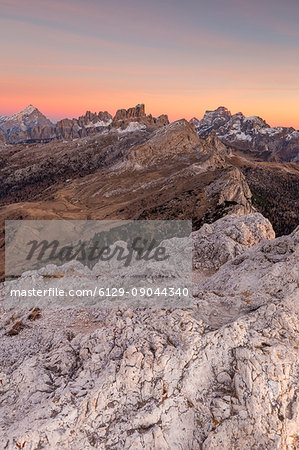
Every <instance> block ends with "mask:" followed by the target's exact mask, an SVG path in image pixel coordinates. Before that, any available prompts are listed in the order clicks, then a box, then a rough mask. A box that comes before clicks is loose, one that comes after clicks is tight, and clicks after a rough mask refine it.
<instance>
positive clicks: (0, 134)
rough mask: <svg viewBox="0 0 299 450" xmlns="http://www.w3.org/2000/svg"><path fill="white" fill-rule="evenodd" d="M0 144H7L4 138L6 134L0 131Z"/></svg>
mask: <svg viewBox="0 0 299 450" xmlns="http://www.w3.org/2000/svg"><path fill="white" fill-rule="evenodd" d="M0 142H2V143H3V142H4V143H5V136H4V134H3V133H2V131H1V130H0Z"/></svg>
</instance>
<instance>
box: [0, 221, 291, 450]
mask: <svg viewBox="0 0 299 450" xmlns="http://www.w3.org/2000/svg"><path fill="white" fill-rule="evenodd" d="M209 231H210V232H209ZM213 232H214V233H215V234H216V235H217V237H218V239H217V240H216V239H215V243H217V244H218V242H219V241H220V243H221V242H223V243H224V252H226V257H225V258H224V260H219V259H218V260H217V259H216V260H215V264H214V266H213V273H214V274H213V275H211V276H209V277H208V278H205V281H204V282H196V281H195V285H194V305H193V307H192V308H190V309H186V310H182V309H175V310H127V309H119V310H110V311H108V310H96V311H86V310H85V311H84V310H75V311H49V310H47V311H45V310H42V311H39V310H38V309H35V310H33V311H31V312H27V311H16V310H14V311H6V312H2V316H1V342H2V345H1V350H0V367H1V373H0V378H1V384H0V398H1V402H2V408H1V413H0V414H1V415H0V420H1V433H2V434H1V442H2V443H3V448H5V449H8V450H10V449H14V448H16V446H22V445H23V444H24V443H25V445H24V448H25V449H29V450H37V449H38V448H46V449H69V448H72V449H74V450H81V449H83V448H84V449H92V448H98V449H103V450H104V449H107V448H111V449H119V448H124V449H132V450H133V449H134V450H135V449H152V448H157V449H161V450H164V449H165V450H166V449H169V450H173V449H179V448H184V449H194V448H202V449H204V450H214V449H224V450H226V449H227V450H229V449H232V448H234V449H240V450H241V449H244V448H246V449H247V448H248V449H255V448H263V449H266V450H276V449H277V450H287V449H293V450H295V449H296V448H297V447H298V443H299V441H298V439H299V438H298V428H297V424H298V418H299V417H298V399H297V397H296V386H297V382H298V379H297V378H296V377H297V374H298V363H297V361H298V345H299V344H298V339H297V336H298V270H297V268H298V266H297V265H296V264H297V260H298V245H299V231H295V232H293V233H292V234H291V235H290V236H284V237H280V238H277V239H273V237H274V236H273V230H272V229H271V226H270V225H269V223H268V222H267V221H266V220H265V219H263V218H262V216H260V215H259V214H251V215H248V216H234V215H233V216H227V217H225V218H223V219H220V220H219V221H218V222H216V223H214V224H212V225H211V226H210V230H208V229H207V226H204V227H203V228H202V229H201V230H199V231H198V232H196V233H195V234H194V239H195V246H196V245H197V247H196V249H195V251H196V259H197V262H198V264H199V266H198V267H199V269H197V271H195V274H194V275H195V279H196V275H201V274H202V271H203V268H205V264H206V263H205V261H207V252H206V251H205V249H206V246H205V239H206V245H207V246H208V245H211V234H212V233H213ZM199 243H200V247H199V246H198V245H199ZM212 260H213V256H212V255H211V261H212ZM225 261H227V262H225ZM205 275H206V273H205ZM17 444H18V445H17Z"/></svg>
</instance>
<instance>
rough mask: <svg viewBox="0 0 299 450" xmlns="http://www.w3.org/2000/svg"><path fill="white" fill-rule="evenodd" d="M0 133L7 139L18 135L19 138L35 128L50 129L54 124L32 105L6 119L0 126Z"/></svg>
mask: <svg viewBox="0 0 299 450" xmlns="http://www.w3.org/2000/svg"><path fill="white" fill-rule="evenodd" d="M0 127H1V131H2V132H3V133H4V135H5V136H6V137H7V138H9V137H10V136H11V135H19V137H20V138H21V137H22V136H23V135H24V133H25V134H26V133H27V132H28V131H29V130H31V129H33V128H36V127H48V128H49V127H50V128H53V127H54V124H53V123H52V122H51V121H50V120H49V119H47V117H46V116H44V114H42V113H41V112H40V111H39V110H38V109H37V108H36V107H34V106H33V105H28V106H26V108H24V109H22V110H21V111H19V112H17V113H15V114H13V115H12V116H11V117H7V119H6V120H5V121H3V122H2V123H1V124H0Z"/></svg>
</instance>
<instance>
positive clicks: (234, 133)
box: [0, 104, 299, 162]
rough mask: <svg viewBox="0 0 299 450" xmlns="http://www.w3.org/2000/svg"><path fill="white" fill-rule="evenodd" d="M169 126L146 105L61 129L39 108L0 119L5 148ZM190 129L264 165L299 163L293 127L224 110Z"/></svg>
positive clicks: (68, 122) (65, 122)
mask: <svg viewBox="0 0 299 450" xmlns="http://www.w3.org/2000/svg"><path fill="white" fill-rule="evenodd" d="M168 123H169V120H168V117H167V115H165V114H164V115H161V116H159V117H158V118H154V117H153V116H152V115H151V114H150V115H146V113H145V106H144V105H143V104H141V105H137V106H136V107H133V108H129V109H128V110H125V109H120V110H118V111H117V112H116V114H115V116H114V117H112V115H111V114H109V113H108V112H107V111H100V112H98V113H92V112H90V111H87V112H86V113H85V115H82V116H80V117H79V118H77V119H75V118H73V119H62V120H60V121H58V122H57V123H56V124H54V123H52V122H51V121H50V120H49V119H47V118H46V117H45V116H44V115H43V114H42V113H41V112H40V111H39V110H38V109H37V108H35V107H34V106H32V105H29V106H27V107H26V108H25V109H23V110H22V111H20V112H19V113H16V114H13V115H12V116H11V117H7V116H1V117H0V142H1V141H2V142H4V141H6V143H8V144H17V143H34V142H49V141H51V140H55V139H66V140H71V139H78V138H83V137H86V136H92V135H96V134H99V133H106V132H109V131H111V130H112V131H117V132H119V133H125V132H131V131H136V130H144V129H145V128H147V129H151V130H153V129H155V128H158V127H161V126H164V125H167V124H168ZM190 123H191V124H192V125H194V126H195V129H196V131H197V133H198V135H199V136H200V137H206V136H208V135H213V136H217V137H218V139H219V140H220V141H221V142H223V143H224V144H225V145H226V146H227V147H229V148H231V149H233V150H234V151H236V152H242V153H246V154H248V155H252V156H253V157H254V158H256V159H259V160H261V161H287V162H299V131H298V130H295V129H294V128H292V127H270V125H268V124H267V122H266V121H265V120H263V119H262V118H260V117H258V116H251V117H245V116H244V115H243V114H242V113H241V112H239V113H237V114H233V115H232V114H231V112H230V111H229V110H228V109H227V108H225V107H223V106H220V107H219V108H217V109H216V110H214V111H206V113H205V114H204V117H203V118H202V119H201V120H199V119H197V118H195V117H194V118H193V119H191V120H190Z"/></svg>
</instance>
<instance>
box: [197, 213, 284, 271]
mask: <svg viewBox="0 0 299 450" xmlns="http://www.w3.org/2000/svg"><path fill="white" fill-rule="evenodd" d="M192 238H193V245H194V252H193V264H194V267H195V268H196V269H201V270H208V271H214V272H215V271H217V270H218V269H219V268H220V267H221V266H222V265H223V264H224V263H226V262H227V261H229V260H231V259H233V258H235V257H236V256H239V255H241V254H242V253H243V252H244V251H245V250H246V249H247V248H250V247H253V246H255V245H256V244H258V243H259V242H260V240H262V239H274V238H275V233H274V231H273V228H272V225H271V223H270V222H269V220H267V219H265V217H263V216H262V215H261V214H259V213H252V214H247V215H239V216H237V215H235V214H232V215H227V216H224V217H222V218H221V219H219V220H217V221H216V222H214V223H212V224H204V225H203V226H202V227H201V228H200V229H199V230H198V231H194V232H193V233H192Z"/></svg>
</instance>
